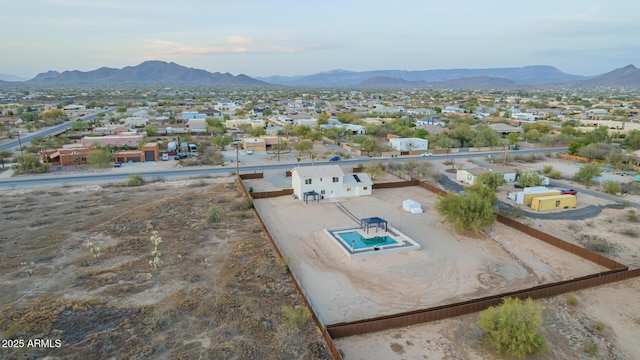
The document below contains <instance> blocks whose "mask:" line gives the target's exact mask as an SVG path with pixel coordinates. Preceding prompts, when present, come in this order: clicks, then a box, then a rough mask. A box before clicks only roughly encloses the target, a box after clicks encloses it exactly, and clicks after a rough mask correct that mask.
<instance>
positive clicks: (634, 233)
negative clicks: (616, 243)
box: [619, 228, 640, 237]
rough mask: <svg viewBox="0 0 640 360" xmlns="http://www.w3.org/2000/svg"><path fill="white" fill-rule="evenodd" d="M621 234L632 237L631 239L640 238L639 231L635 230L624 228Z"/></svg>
mask: <svg viewBox="0 0 640 360" xmlns="http://www.w3.org/2000/svg"><path fill="white" fill-rule="evenodd" d="M619 233H620V234H622V235H627V236H630V237H640V233H638V230H636V229H634V228H624V229H621V230H620V231H619Z"/></svg>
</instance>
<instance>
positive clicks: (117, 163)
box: [113, 161, 122, 167]
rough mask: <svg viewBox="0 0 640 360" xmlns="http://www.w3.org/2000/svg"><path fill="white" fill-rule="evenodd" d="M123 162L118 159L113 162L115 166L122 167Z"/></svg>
mask: <svg viewBox="0 0 640 360" xmlns="http://www.w3.org/2000/svg"><path fill="white" fill-rule="evenodd" d="M121 166H122V163H121V162H120V161H116V162H114V163H113V167H121Z"/></svg>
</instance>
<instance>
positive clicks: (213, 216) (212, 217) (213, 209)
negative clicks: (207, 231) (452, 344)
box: [207, 205, 222, 223]
mask: <svg viewBox="0 0 640 360" xmlns="http://www.w3.org/2000/svg"><path fill="white" fill-rule="evenodd" d="M221 217H222V209H221V208H220V207H218V206H216V205H211V206H209V210H207V221H208V222H210V223H213V222H217V221H218V220H220V218H221Z"/></svg>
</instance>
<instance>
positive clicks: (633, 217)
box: [627, 210, 638, 222]
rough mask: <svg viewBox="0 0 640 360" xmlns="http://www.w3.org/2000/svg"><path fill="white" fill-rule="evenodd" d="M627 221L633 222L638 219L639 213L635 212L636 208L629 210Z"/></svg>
mask: <svg viewBox="0 0 640 360" xmlns="http://www.w3.org/2000/svg"><path fill="white" fill-rule="evenodd" d="M627 221H632V222H636V221H638V214H637V213H636V212H635V210H629V211H627Z"/></svg>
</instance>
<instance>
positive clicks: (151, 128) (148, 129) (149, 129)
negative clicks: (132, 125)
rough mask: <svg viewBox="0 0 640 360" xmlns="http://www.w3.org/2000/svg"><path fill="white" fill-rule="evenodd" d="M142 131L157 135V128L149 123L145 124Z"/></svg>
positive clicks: (149, 134) (148, 134)
mask: <svg viewBox="0 0 640 360" xmlns="http://www.w3.org/2000/svg"><path fill="white" fill-rule="evenodd" d="M144 132H146V133H147V136H158V128H157V127H155V126H151V125H147V126H145V127H144Z"/></svg>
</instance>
